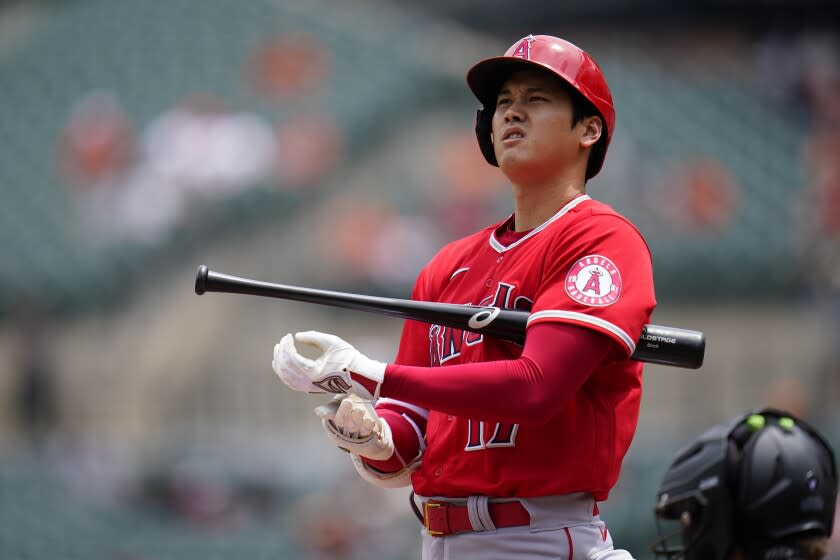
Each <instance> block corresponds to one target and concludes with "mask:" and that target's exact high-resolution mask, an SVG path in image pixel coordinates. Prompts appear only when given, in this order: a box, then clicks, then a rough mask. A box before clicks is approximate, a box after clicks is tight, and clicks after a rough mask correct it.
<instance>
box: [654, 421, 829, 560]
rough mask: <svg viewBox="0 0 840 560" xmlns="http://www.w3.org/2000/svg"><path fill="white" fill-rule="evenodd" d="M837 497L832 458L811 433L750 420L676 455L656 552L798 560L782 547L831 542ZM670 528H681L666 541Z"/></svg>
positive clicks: (799, 424) (662, 501)
mask: <svg viewBox="0 0 840 560" xmlns="http://www.w3.org/2000/svg"><path fill="white" fill-rule="evenodd" d="M836 497H837V466H836V463H835V459H834V453H833V451H832V450H831V448H830V447H829V445H828V443H826V441H825V440H824V439H823V438H822V436H820V434H819V433H818V432H817V431H816V430H815V429H814V428H812V427H811V426H809V425H808V424H806V423H805V422H803V421H802V420H799V419H798V418H795V417H794V416H793V415H791V414H789V413H786V412H783V411H780V410H775V409H772V408H768V409H764V410H760V411H756V412H753V413H749V414H745V415H743V416H740V417H738V418H736V419H734V420H732V421H730V422H727V423H723V424H719V425H717V426H715V427H713V428H712V429H710V430H709V431H707V432H705V433H704V434H702V435H701V436H700V437H698V438H697V440H696V441H695V442H694V443H692V444H691V445H689V446H688V447H686V448H685V449H683V450H681V451H680V452H679V453H677V455H676V457H675V459H674V461H673V463H672V464H671V466H670V467H669V468H668V470H667V472H666V473H665V477H664V479H663V480H662V484H661V485H660V487H659V493H658V503H657V505H656V508H655V515H656V521H657V528H658V531H657V532H658V533H659V538H658V539H657V541H656V542H655V543H654V545H653V546H652V547H651V548H652V550H653V551H654V552H655V553H656V555H657V556H664V557H665V558H669V559H676V558H680V559H685V560H724V559H725V558H727V555H728V554H729V552H730V551H731V550H732V547H733V546H734V545H736V544H737V545H740V546H742V547H744V548H746V549H749V550H754V549H760V550H764V551H769V550H771V549H773V550H774V551H777V552H778V554H779V555H778V556H772V554H771V556H772V557H773V558H776V557H778V558H793V557H795V556H792V555H791V553H792V551H791V550H781V549H783V548H786V547H787V545H786V544H784V543H780V541H781V540H785V541H787V540H788V539H790V538H796V537H798V536H803V537H804V536H807V535H816V536H825V537H828V536H830V535H831V531H832V527H833V524H834V509H835V505H836ZM668 522H673V523H675V524H678V525H679V528H678V529H677V530H676V531H674V532H672V533H667V532H665V534H663V524H666V523H668ZM675 537H679V540H680V541H681V542H680V543H679V544H677V545H676V546H672V545H670V544H669V542H668V541H669V540H670V539H671V538H675ZM762 557H765V556H762Z"/></svg>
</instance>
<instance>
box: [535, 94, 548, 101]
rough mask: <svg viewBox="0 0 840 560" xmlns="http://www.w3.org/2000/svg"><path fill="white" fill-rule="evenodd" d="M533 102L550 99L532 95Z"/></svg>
mask: <svg viewBox="0 0 840 560" xmlns="http://www.w3.org/2000/svg"><path fill="white" fill-rule="evenodd" d="M531 101H548V99H546V98H545V97H542V96H540V95H532V96H531Z"/></svg>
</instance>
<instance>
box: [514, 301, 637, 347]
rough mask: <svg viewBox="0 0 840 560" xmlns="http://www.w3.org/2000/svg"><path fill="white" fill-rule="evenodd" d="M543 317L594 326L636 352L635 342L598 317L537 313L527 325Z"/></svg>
mask: <svg viewBox="0 0 840 560" xmlns="http://www.w3.org/2000/svg"><path fill="white" fill-rule="evenodd" d="M544 317H556V318H558V319H572V320H574V321H580V322H581V323H587V324H590V325H595V326H597V327H601V328H602V329H604V330H607V331H609V332H611V333H613V334H614V335H616V336H617V337H618V338H619V339H621V341H622V342H623V343H624V345H625V346H627V348H629V349H630V353H631V354H632V353H633V352H635V351H636V341H634V340H633V339H632V338H630V335H629V334H627V333H626V332H624V330H623V329H621V328H620V327H617V326H616V325H614V324H613V323H610V322H609V321H606V320H604V319H600V318H598V317H593V316H591V315H587V314H585V313H577V312H575V311H556V310H550V311H538V312H536V313H532V314H531V316H530V317H528V325H529V326H530V325H531V323H532V322H533V321H536V320H537V319H542V318H544Z"/></svg>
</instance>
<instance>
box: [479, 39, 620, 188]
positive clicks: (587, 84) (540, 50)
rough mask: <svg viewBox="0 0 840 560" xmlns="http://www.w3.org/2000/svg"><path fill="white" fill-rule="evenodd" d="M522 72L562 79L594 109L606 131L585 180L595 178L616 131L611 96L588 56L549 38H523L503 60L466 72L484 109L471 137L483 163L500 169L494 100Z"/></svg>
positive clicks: (491, 60)
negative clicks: (495, 145)
mask: <svg viewBox="0 0 840 560" xmlns="http://www.w3.org/2000/svg"><path fill="white" fill-rule="evenodd" d="M524 68H532V69H533V68H537V69H541V70H544V71H548V72H550V73H551V74H553V75H555V76H557V77H558V78H560V79H562V80H563V81H564V82H566V83H567V84H568V85H569V86H570V87H571V88H572V89H573V90H575V91H576V92H578V93H579V94H580V95H581V96H583V98H584V99H585V100H586V101H587V102H589V103H590V104H592V106H593V107H594V108H595V110H596V111H597V113H598V116H600V117H601V119H602V121H603V126H604V130H603V131H602V133H601V139H600V140H598V142H597V143H596V144H595V146H593V147H592V152H591V153H590V156H589V165H588V166H587V169H586V179H590V178H592V177H594V176H595V175H597V174H598V172H599V171H600V170H601V167H602V165H603V164H604V157H605V156H606V154H607V147H608V146H609V143H610V139H611V138H612V133H613V128H615V107H613V100H612V94H611V93H610V88H609V86H608V85H607V80H606V79H605V78H604V74H603V72H602V71H601V68H600V67H599V66H598V64H597V63H596V62H595V60H594V59H593V58H592V57H591V56H589V54H588V53H587V52H586V51H584V50H582V49H580V48H579V47H577V46H576V45H574V44H572V43H570V42H568V41H565V40H563V39H560V38H558V37H553V36H551V35H528V36H527V37H523V38H522V39H520V40H518V41H517V42H516V43H514V44H513V45H511V47H510V48H509V49H508V50H507V52H505V54H504V55H502V56H496V57H492V58H488V59H486V60H482V61H481V62H479V63H477V64H475V65H474V66H473V67H472V68H470V70H469V72H467V85H468V86H469V88H470V90H472V92H473V94H474V95H475V96H476V98H478V100H479V101H480V102H481V105H482V107H481V108H480V109H479V110H478V111H477V113H476V119H475V134H476V138H477V139H478V146H479V148H481V153H482V154H483V155H484V159H486V160H487V162H488V163H489V164H491V165H495V166H497V167H498V162H497V161H496V153H495V151H494V149H493V140H492V133H493V132H492V126H491V122H492V119H493V113H494V112H495V110H496V95H497V94H498V93H499V89H500V88H501V86H502V83H504V80H506V79H507V78H508V76H510V74H511V73H512V72H514V71H515V70H520V69H524Z"/></svg>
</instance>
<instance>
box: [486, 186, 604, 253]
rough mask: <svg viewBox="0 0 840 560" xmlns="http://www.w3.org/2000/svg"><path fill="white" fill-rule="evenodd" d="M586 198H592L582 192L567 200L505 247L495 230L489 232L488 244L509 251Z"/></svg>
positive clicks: (495, 248)
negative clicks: (547, 217) (561, 206)
mask: <svg viewBox="0 0 840 560" xmlns="http://www.w3.org/2000/svg"><path fill="white" fill-rule="evenodd" d="M586 200H592V199H591V198H589V195H586V194H584V195H582V196H579V197H577V198H575V199H573V200H571V201H569V202H568V203H567V204H566V205H565V206H564V207H563V208H561V209H560V210H559V211H558V212H557V213H556V214H554V215H553V216H552V217H550V218H549V219H548V220H546V221H545V222H543V223H542V224H540V225H539V226H537V227H535V228H534V229H532V230H531V231H530V232H528V235H525V236H524V237H522V239H517V240H516V241H514V242H513V243H511V244H510V245H508V246H507V247H505V246H504V245H502V244H501V243H499V241H498V240H497V239H496V232H495V231H494V232H493V233H491V234H490V246H491V247H492V248H493V249H494V250H495V251H496V252H498V253H504V252H505V251H510V250H511V249H513V248H514V247H516V246H517V245H519V244H520V243H523V242H524V241H525V240H526V239H530V238H531V237H533V236H535V235H536V234H538V233H539V232H541V231H542V230H544V229H545V228H547V227H548V226H550V225H551V224H552V223H554V222H556V221H557V220H559V219H560V218H562V217H563V215H564V214H566V212H568V211H569V210H571V209H572V208H574V207H575V206H577V205H578V204H580V203H581V202H584V201H586Z"/></svg>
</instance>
